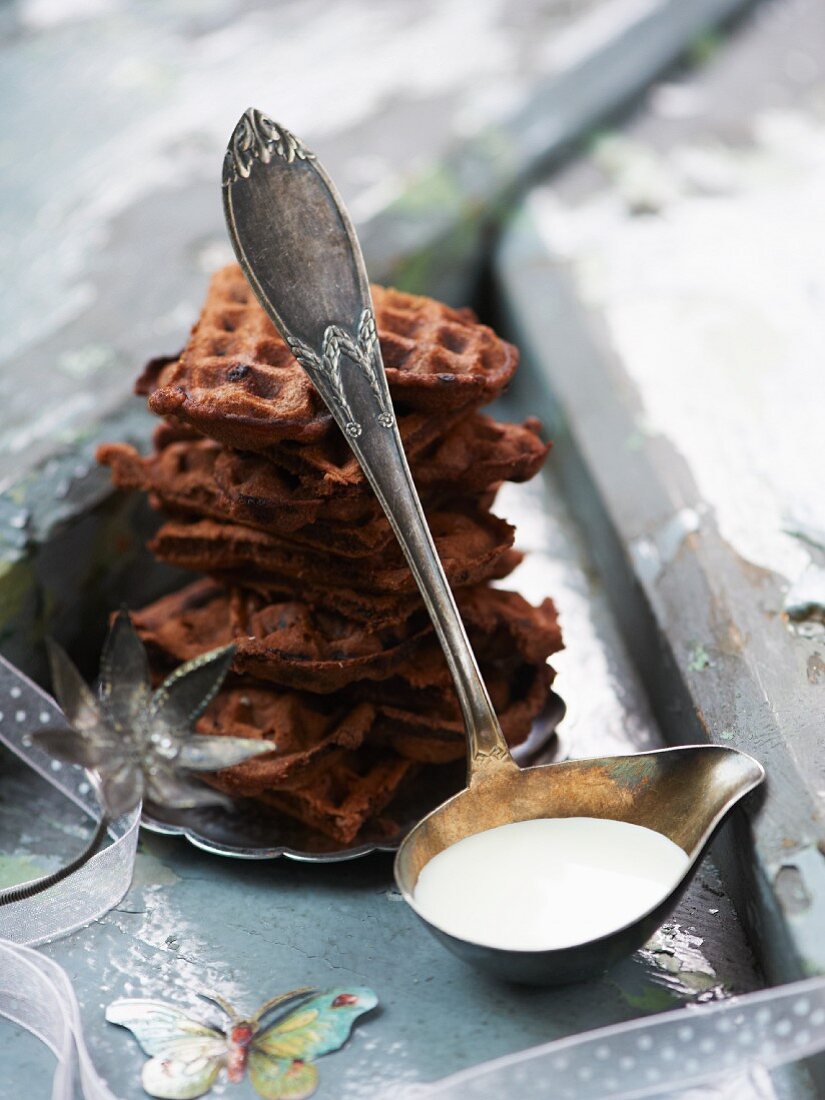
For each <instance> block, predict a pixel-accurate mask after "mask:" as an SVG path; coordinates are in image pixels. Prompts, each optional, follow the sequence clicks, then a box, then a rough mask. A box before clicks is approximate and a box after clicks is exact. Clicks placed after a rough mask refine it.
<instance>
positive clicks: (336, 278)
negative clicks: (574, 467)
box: [223, 109, 764, 982]
mask: <svg viewBox="0 0 825 1100" xmlns="http://www.w3.org/2000/svg"><path fill="white" fill-rule="evenodd" d="M223 197H224V211H225V214H226V222H227V226H228V228H229V235H230V237H231V239H232V243H233V246H234V248H235V253H236V255H237V257H238V261H239V263H240V265H241V267H242V269H243V271H244V273H245V275H246V277H247V279H248V280H249V283H250V285H251V286H252V289H253V290H254V292H255V294H256V296H257V298H258V300H259V301H260V303H261V305H262V306H263V308H264V310H265V311H266V313H267V314H268V315H269V317H270V318H271V319H272V322H273V324H274V325H275V327H276V328H277V329H278V331H279V332H280V333H281V335H282V336H283V338H284V339H285V340H286V342H287V344H288V346H289V347H290V349H291V350H292V352H293V354H294V355H295V358H296V359H297V360H298V362H299V363H300V364H301V366H302V367H303V368H304V370H306V372H307V374H308V375H309V377H310V378H311V379H312V382H313V383H314V385H315V387H316V389H317V390H318V392H319V394H320V395H321V397H322V398H323V400H324V402H325V403H326V405H327V406H328V407H329V410H330V412H331V413H332V416H333V417H334V419H335V421H336V423H337V424H338V425H339V427H340V428H341V430H342V431H343V432H344V435H345V438H346V439H347V442H348V443H349V445H350V447H351V448H352V450H353V452H354V454H355V457H356V458H357V460H358V462H359V463H360V465H361V468H362V469H363V471H364V474H365V475H366V477H367V479H368V480H369V482H370V484H371V485H372V487H373V489H374V490H375V493H376V495H377V497H378V499H379V501H380V502H381V505H382V507H383V509H384V511H385V512H386V514H387V518H388V519H389V521H390V524H391V525H392V528H393V530H394V532H395V534H396V536H397V538H398V541H399V543H400V544H401V548H402V550H403V551H404V554H405V556H406V558H407V561H408V562H409V564H410V568H411V569H412V572H413V575H414V576H415V579H416V582H417V583H418V586H419V588H420V589H421V594H422V596H423V598H424V602H425V604H426V606H427V610H428V611H429V613H430V616H431V618H432V621H433V625H434V627H435V630H436V633H437V634H438V638H439V641H440V642H441V646H442V648H443V650H444V655H445V657H446V659H447V663H448V665H449V668H450V672H451V673H452V677H453V680H454V683H455V689H456V693H457V695H458V700H459V703H460V706H461V712H462V715H463V717H464V724H465V727H466V731H467V760H468V780H467V787H466V788H465V789H464V790H463V791H461V792H460V793H459V794H457V795H455V796H454V797H453V798H451V799H450V800H449V801H447V802H446V803H444V804H443V805H442V806H440V807H438V808H437V809H436V810H434V811H433V812H432V813H430V814H428V816H427V817H425V818H424V819H423V821H421V822H420V823H419V824H418V825H417V826H416V827H415V828H414V829H413V830H412V831H411V832H410V833H409V835H408V836H407V838H406V839H405V840H404V842H403V844H402V845H401V848H400V849H399V851H398V855H397V857H396V861H395V876H396V881H397V883H398V886H399V888H400V890H401V892H402V894H403V896H404V898H405V900H406V901H407V902H408V903H409V904H410V905H411V906H412V907H413V909H415V900H414V897H413V894H414V890H415V884H416V881H417V879H418V875H419V874H420V872H421V869H422V868H423V867H424V865H425V864H426V863H427V862H428V861H429V860H430V859H432V858H433V857H434V856H435V855H437V854H438V853H439V852H440V851H442V850H443V849H444V848H446V847H448V846H449V845H450V844H453V843H455V842H456V841H458V840H460V839H462V838H463V837H465V836H470V835H472V834H475V833H478V832H481V831H483V830H485V829H489V828H493V827H495V826H498V825H502V824H505V823H508V822H511V821H524V820H527V819H530V818H538V817H574V816H578V817H602V818H612V819H615V820H621V821H627V822H631V823H633V824H639V825H646V826H648V827H650V828H653V829H656V830H658V831H659V832H661V833H664V834H665V835H666V836H668V837H670V838H671V839H672V840H673V841H675V843H676V844H678V845H680V846H681V847H682V848H683V849H684V850H685V851H686V852H687V853H688V856H689V857H690V861H689V864H688V868H687V870H686V872H685V874H684V876H683V877H682V879H681V880H680V882H679V883H678V884H677V886H676V887H675V888H674V889H673V891H672V892H671V893H670V894H669V896H668V897H667V898H666V899H665V900H664V901H663V902H661V903H660V904H659V905H658V906H657V907H656V908H655V909H654V910H652V911H651V912H649V913H646V914H644V915H643V916H642V917H641V918H640V919H639V920H637V921H634V922H633V923H632V924H631V925H629V926H626V927H624V928H621V929H618V930H617V931H616V932H615V933H612V934H611V935H609V936H606V937H602V938H601V939H599V940H596V941H591V942H590V943H584V944H580V945H577V946H575V947H571V948H565V949H563V950H551V951H527V952H521V951H508V950H502V949H498V948H491V947H487V946H483V945H480V944H474V943H471V942H469V941H466V940H462V939H458V938H457V937H455V936H451V935H448V934H447V933H445V932H443V931H441V930H440V929H438V928H436V927H435V926H433V925H432V924H430V923H429V922H427V921H426V920H424V918H423V917H422V918H421V919H422V920H424V923H425V924H426V925H427V927H428V928H429V929H430V931H432V932H433V933H434V934H435V935H436V936H438V938H439V939H441V940H442V942H443V943H445V944H446V946H447V947H448V948H450V950H452V951H454V952H455V953H456V954H458V955H460V956H462V957H464V958H465V959H467V960H468V961H469V962H471V963H473V964H475V965H477V966H480V967H482V968H484V969H487V970H489V971H492V972H493V973H495V974H498V975H500V976H502V977H505V978H510V979H515V980H520V981H529V982H558V981H569V980H572V979H575V978H581V977H585V976H588V975H590V974H592V973H595V972H598V971H600V970H603V969H604V968H605V967H606V966H608V965H609V964H610V963H611V962H612V961H613V960H614V959H615V958H617V957H619V956H620V955H622V954H625V953H627V952H629V951H632V950H634V949H635V948H636V947H638V946H639V945H640V944H641V943H643V942H644V940H645V939H646V938H647V937H648V936H649V935H650V933H651V932H652V931H653V930H654V929H655V927H656V926H657V925H658V924H660V923H661V921H662V920H663V919H664V917H665V916H666V915H667V914H668V913H669V912H670V911H671V909H672V908H673V906H675V904H676V902H677V901H678V898H679V896H680V895H681V893H682V891H683V890H684V889H685V887H686V885H687V883H688V881H689V880H690V877H691V876H692V874H693V872H694V871H695V869H696V866H697V863H698V861H699V859H700V857H701V854H702V852H703V851H704V849H705V847H706V845H707V843H708V841H709V840H710V837H711V835H712V834H713V832H714V831H715V829H716V827H717V826H718V824H719V823H720V822H721V820H722V818H723V817H724V816H725V814H726V813H727V812H728V810H729V809H730V808H731V807H732V806H733V805H734V804H735V803H736V802H737V801H738V800H739V799H740V798H741V797H742V796H743V795H744V794H746V793H747V792H748V791H750V790H751V789H752V788H753V787H755V786H757V785H758V784H759V783H761V782H762V779H763V778H764V772H763V770H762V767H761V766H760V765H759V764H758V763H757V762H756V761H755V760H753V759H752V758H751V757H749V756H746V755H745V754H744V753H740V752H737V751H736V750H735V749H727V748H717V747H714V746H709V745H697V746H691V747H686V748H679V749H665V750H663V751H660V752H653V753H643V754H639V755H637V756H623V757H612V758H606V759H602V760H580V761H568V762H565V763H561V764H550V765H545V766H543V767H536V768H526V769H523V770H522V769H520V768H519V767H518V765H517V764H516V763H515V762H514V761H513V759H512V757H511V756H510V753H509V750H508V748H507V744H506V742H505V740H504V736H503V734H502V732H501V728H500V726H499V723H498V719H497V718H496V715H495V712H494V710H493V707H492V704H491V702H490V697H489V695H488V694H487V689H486V688H485V686H484V682H483V680H482V678H481V674H480V672H479V669H478V665H477V663H476V660H475V657H474V655H473V652H472V649H471V647H470V643H469V641H468V638H467V634H466V632H465V630H464V626H463V624H462V621H461V617H460V615H459V613H458V609H457V607H456V603H455V600H454V599H453V595H452V592H451V591H450V587H449V584H448V582H447V578H446V577H445V575H444V570H443V568H442V566H441V562H440V561H439V558H438V554H437V552H436V548H435V545H434V543H433V539H432V536H431V534H430V531H429V528H428V526H427V521H426V518H425V516H424V512H423V509H422V507H421V502H420V501H419V499H418V493H417V492H416V489H415V485H414V484H413V480H412V477H411V475H410V469H409V466H408V464H407V460H406V457H405V454H404V448H403V445H402V443H401V437H400V435H399V432H398V428H397V426H396V422H395V415H394V411H393V404H392V399H391V397H390V392H389V387H388V385H387V379H386V375H385V373H384V365H383V363H382V360H381V351H380V348H379V344H378V338H377V335H376V329H375V317H374V313H373V307H372V300H371V297H370V289H369V283H368V281H367V274H366V268H365V265H364V260H363V257H362V255H361V249H360V246H359V244H358V239H357V237H356V234H355V230H354V228H353V226H352V223H351V221H350V219H349V216H348V214H347V212H346V210H345V209H344V206H343V203H342V202H341V199H340V197H339V196H338V193H337V191H336V190H335V187H334V186H333V184H332V181H331V180H330V179H329V177H328V176H327V174H326V172H325V171H324V169H323V168H322V167H321V165H320V164H319V163H318V161H317V159H316V158H315V156H314V154H313V153H311V152H310V151H309V150H308V149H307V148H306V147H305V146H304V145H303V144H302V143H301V142H300V141H299V140H298V139H297V138H296V137H295V136H294V135H293V134H291V133H290V132H289V131H288V130H286V129H284V127H282V126H280V125H279V124H277V123H275V122H273V121H272V120H271V119H270V118H268V117H267V116H266V115H264V114H262V113H261V112H260V111H258V110H255V109H250V110H248V111H246V112H245V114H244V115H243V116H242V118H241V119H240V121H239V122H238V125H237V126H236V127H235V130H234V132H233V134H232V138H231V140H230V143H229V148H228V150H227V153H226V157H225V160H224V169H223ZM419 916H420V914H419Z"/></svg>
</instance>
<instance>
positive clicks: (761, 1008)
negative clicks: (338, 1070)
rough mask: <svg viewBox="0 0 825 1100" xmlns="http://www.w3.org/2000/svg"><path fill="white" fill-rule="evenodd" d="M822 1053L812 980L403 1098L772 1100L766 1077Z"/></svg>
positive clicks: (656, 1020)
mask: <svg viewBox="0 0 825 1100" xmlns="http://www.w3.org/2000/svg"><path fill="white" fill-rule="evenodd" d="M823 1049H825V978H811V979H809V980H807V981H802V982H794V983H792V984H790V985H784V986H777V987H776V988H774V989H766V990H761V991H760V992H758V993H747V994H745V995H743V996H741V997H731V998H730V999H729V1000H726V1001H716V1002H714V1003H713V1004H707V1005H697V1006H695V1007H692V1008H679V1009H675V1010H674V1011H673V1012H663V1013H661V1014H660V1015H656V1016H654V1017H650V1016H647V1017H643V1018H642V1019H640V1020H630V1021H628V1022H627V1023H622V1024H615V1025H613V1026H611V1027H605V1028H599V1029H598V1030H596V1031H589V1032H585V1033H583V1034H581V1035H571V1036H570V1037H569V1038H566V1039H557V1040H555V1041H554V1042H551V1043H545V1044H543V1045H542V1046H537V1047H531V1048H530V1049H529V1050H524V1051H521V1052H520V1053H518V1054H512V1055H508V1056H506V1057H504V1058H497V1059H496V1060H495V1061H492V1062H484V1063H482V1064H481V1065H478V1066H474V1067H473V1068H472V1069H468V1070H465V1071H464V1072H462V1073H457V1074H455V1075H453V1076H452V1077H446V1078H444V1079H443V1080H442V1081H438V1082H436V1083H435V1084H433V1085H430V1086H426V1087H424V1088H420V1089H411V1090H410V1091H409V1093H406V1094H405V1096H404V1100H489V1098H490V1097H492V1096H508V1097H509V1096H513V1097H515V1096H517V1097H518V1098H519V1100H547V1098H548V1097H552V1100H635V1098H637V1097H638V1098H640V1100H641V1098H642V1097H659V1098H660V1100H664V1098H665V1097H667V1098H668V1100H700V1098H701V1100H775V1097H776V1093H775V1092H774V1090H773V1086H772V1084H771V1080H770V1070H771V1069H775V1068H776V1067H777V1066H780V1065H785V1064H787V1063H790V1062H795V1061H798V1060H799V1059H802V1058H809V1057H811V1056H812V1055H814V1054H817V1053H819V1052H820V1051H821V1050H823Z"/></svg>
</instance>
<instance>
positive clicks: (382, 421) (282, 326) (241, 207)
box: [223, 109, 510, 776]
mask: <svg viewBox="0 0 825 1100" xmlns="http://www.w3.org/2000/svg"><path fill="white" fill-rule="evenodd" d="M223 196H224V211H225V214H226V223H227V226H228V228H229V235H230V237H231V238H232V243H233V245H234V248H235V253H236V255H237V257H238V262H239V263H240V265H241V267H242V268H243V271H244V273H245V275H246V277H247V279H248V280H249V283H250V285H251V286H252V289H253V290H254V291H255V294H256V295H257V297H258V300H259V301H260V303H261V305H262V306H263V308H264V309H265V310H266V312H267V313H268V315H269V316H270V317H271V319H272V321H273V323H274V324H275V327H276V328H277V329H278V331H279V332H280V333H281V335H282V336H283V338H284V339H285V340H286V342H287V344H288V345H289V347H290V348H291V350H292V352H293V354H294V355H295V357H296V359H297V360H298V362H299V363H300V364H301V366H302V367H303V368H304V370H305V371H306V372H307V374H308V375H309V376H310V378H311V379H312V381H313V383H314V385H315V387H316V389H317V390H318V392H319V394H320V395H321V397H322V398H323V400H324V402H325V403H326V405H327V406H328V408H329V410H330V412H331V413H332V415H333V417H334V418H335V421H336V423H337V424H338V425H339V426H340V427H341V429H342V430H343V432H344V434H345V436H346V439H347V441H348V442H349V445H350V447H351V448H352V450H353V452H354V454H355V457H356V458H357V459H358V462H359V463H360V465H361V468H362V469H363V471H364V473H365V475H366V477H367V479H368V480H369V482H370V484H371V485H372V487H373V489H374V490H375V493H376V496H377V497H378V499H379V501H380V502H381V506H382V507H383V509H384V511H385V512H386V514H387V518H388V519H389V521H390V523H391V525H392V528H393V530H394V531H395V534H396V536H397V538H398V541H399V543H400V544H401V548H402V550H403V551H404V554H405V556H406V558H407V561H408V562H409V564H410V568H411V569H412V572H413V575H414V576H415V579H416V582H417V583H418V587H419V588H420V589H421V595H422V596H423V597H424V602H425V604H426V606H427V609H428V611H429V613H430V616H431V618H432V621H433V625H434V626H435V629H436V632H437V634H438V638H439V640H440V642H441V646H442V648H443V650H444V654H445V656H446V658H447V663H448V665H449V667H450V672H451V673H452V676H453V680H454V682H455V687H456V692H457V694H458V699H459V703H460V705H461V711H462V714H463V716H464V723H465V726H466V729H467V737H468V761H469V770H470V774H471V776H472V773H473V770H474V769H478V768H479V767H480V766H481V765H483V764H484V763H486V762H492V761H507V762H509V761H510V757H509V753H508V750H507V745H506V742H505V740H504V737H503V735H502V733H501V728H500V726H499V724H498V719H497V718H496V715H495V712H494V710H493V706H492V703H491V702H490V697H489V695H488V694H487V689H486V688H485V686H484V681H483V680H482V678H481V673H480V672H479V669H478V665H477V663H476V660H475V657H474V655H473V651H472V649H471V647H470V643H469V640H468V638H467V634H466V631H465V630H464V624H463V623H462V621H461V616H460V615H459V613H458V608H457V607H456V603H455V600H454V598H453V594H452V592H451V591H450V586H449V584H448V583H447V578H446V576H445V575H444V569H443V568H442V565H441V562H440V560H439V557H438V553H437V551H436V548H435V544H434V542H433V538H432V535H431V534H430V529H429V527H428V525H427V520H426V518H425V516H424V511H423V509H422V507H421V501H420V500H419V499H418V493H417V492H416V489H415V485H414V484H413V480H412V476H411V474H410V469H409V466H408V464H407V459H406V456H405V454H404V448H403V445H402V443H401V437H400V435H399V433H398V427H397V425H396V422H395V415H394V411H393V405H392V398H391V397H390V392H389V387H388V385H387V377H386V374H385V372H384V364H383V362H382V360H381V350H380V347H379V344H378V338H377V335H376V329H375V315H374V312H373V307H372V299H371V297H370V289H369V282H368V280H367V274H366V268H365V265H364V260H363V257H362V255H361V248H360V245H359V243H358V238H357V237H356V235H355V230H354V228H353V226H352V223H351V221H350V219H349V215H348V214H347V212H346V210H345V209H344V205H343V203H342V201H341V199H340V197H339V195H338V193H337V191H336V190H335V187H334V185H333V183H332V181H331V180H330V178H329V177H328V176H327V174H326V172H325V171H324V169H323V168H322V167H321V165H320V164H319V163H318V161H317V160H316V158H315V156H314V155H313V154H312V153H311V152H309V150H307V149H306V148H305V147H304V146H303V145H302V143H301V142H300V141H299V140H298V139H297V138H296V137H295V136H294V135H293V134H291V133H290V132H289V131H288V130H286V129H284V128H283V127H282V126H279V125H278V124H277V123H275V122H273V121H272V120H271V119H269V118H267V117H266V116H265V115H263V114H261V112H260V111H257V110H255V109H250V110H248V111H246V112H245V114H244V115H243V116H242V118H241V120H240V122H239V123H238V125H237V126H236V127H235V130H234V132H233V134H232V138H231V140H230V143H229V148H228V150H227V153H226V158H225V161H224V171H223Z"/></svg>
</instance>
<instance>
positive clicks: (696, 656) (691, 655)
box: [687, 642, 713, 672]
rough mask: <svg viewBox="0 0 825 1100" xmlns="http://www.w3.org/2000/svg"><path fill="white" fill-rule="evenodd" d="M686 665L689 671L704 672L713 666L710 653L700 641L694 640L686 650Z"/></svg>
mask: <svg viewBox="0 0 825 1100" xmlns="http://www.w3.org/2000/svg"><path fill="white" fill-rule="evenodd" d="M687 667H688V669H689V670H690V671H691V672H704V670H705V669H706V668H712V667H713V661H711V659H710V654H709V653H708V651H707V649H706V648H705V647H704V646H703V645H702V643H701V642H694V644H693V645H692V646H691V647H690V650H689V652H688V660H687Z"/></svg>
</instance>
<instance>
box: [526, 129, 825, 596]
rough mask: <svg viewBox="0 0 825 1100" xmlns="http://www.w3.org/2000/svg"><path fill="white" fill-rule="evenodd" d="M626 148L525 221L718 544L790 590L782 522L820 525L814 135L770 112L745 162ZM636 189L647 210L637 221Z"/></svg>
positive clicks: (822, 222) (820, 277)
mask: <svg viewBox="0 0 825 1100" xmlns="http://www.w3.org/2000/svg"><path fill="white" fill-rule="evenodd" d="M620 151H621V154H622V155H621V157H620V158H619V163H618V165H617V164H616V160H617V150H616V148H615V147H614V148H613V150H612V159H613V162H614V164H613V171H614V173H615V174H616V176H617V180H618V182H617V183H616V186H614V187H611V188H608V189H602V190H600V191H599V192H598V193H597V194H595V195H594V196H591V197H588V198H586V199H584V200H583V201H581V202H580V203H579V204H578V205H575V204H572V203H570V202H568V201H566V200H565V201H563V200H562V199H561V198H560V197H559V195H558V193H557V192H556V191H555V190H554V189H553V188H552V187H544V188H541V189H538V190H537V191H536V192H535V193H534V195H533V197H532V198H531V200H530V203H531V210H532V213H533V215H534V219H535V222H536V224H537V225H538V227H539V229H540V231H541V232H542V234H543V236H544V238H545V240H546V241H547V243H548V246H549V248H550V250H551V251H552V253H554V254H555V255H556V256H558V257H559V258H560V259H562V260H563V261H565V262H566V263H567V264H568V265H569V267H570V269H571V271H572V273H573V276H574V278H575V281H576V283H577V285H578V287H579V290H580V293H581V294H582V296H583V297H584V299H585V300H586V301H587V302H589V303H590V305H591V306H592V307H593V308H594V309H595V310H597V311H598V312H599V313H600V314H601V315H602V317H603V318H604V319H605V321H606V322H607V327H608V331H609V336H610V339H611V341H612V343H613V344H614V346H615V348H616V350H617V352H618V354H619V357H620V359H621V362H622V363H623V364H624V366H625V368H626V370H627V371H628V373H629V375H630V377H631V379H632V381H633V382H634V383H635V385H636V387H637V390H638V393H639V395H640V398H641V401H642V405H643V408H644V416H645V420H646V423H647V425H648V426H649V427H652V428H653V429H654V430H655V431H657V432H658V433H660V434H661V435H663V436H665V437H667V439H668V440H669V441H670V442H671V443H672V444H673V446H674V447H675V448H676V449H677V451H679V452H680V453H681V454H682V455H683V456H684V458H685V459H686V460H687V462H688V465H689V467H690V469H691V471H692V473H693V476H694V478H695V479H696V481H697V483H698V486H699V489H700V491H701V493H702V496H703V498H704V499H705V500H706V501H707V502H708V504H709V505H710V506H711V507H712V508H713V509H714V511H715V514H716V518H717V520H718V523H719V527H720V530H721V533H722V535H723V537H724V538H726V539H727V540H728V541H729V542H730V543H731V545H732V546H733V547H734V549H735V550H736V551H737V552H738V553H739V554H740V555H741V556H742V557H743V558H745V559H747V560H749V561H751V562H754V563H756V564H758V565H761V566H764V567H766V568H769V569H772V570H775V571H776V572H777V573H779V574H781V575H782V576H783V577H785V578H786V579H787V580H788V581H793V580H794V579H796V578H797V577H798V576H800V574H801V573H802V571H803V569H804V568H805V566H806V565H807V563H808V560H809V555H808V554H807V553H806V551H805V548H804V547H803V546H802V545H801V544H800V543H799V541H798V540H796V539H794V538H792V537H791V536H790V535H789V534H787V533H786V531H785V530H784V527H785V517H786V516H787V515H789V514H792V515H794V516H795V517H797V518H798V519H799V520H800V521H802V522H806V523H809V524H812V525H815V526H818V527H820V528H823V529H825V492H823V488H822V481H823V471H824V470H825V432H824V431H823V430H822V416H823V409H825V370H824V369H823V348H825V218H823V216H822V210H823V207H822V196H823V194H825V126H823V125H822V124H821V123H819V122H817V121H816V120H814V119H812V118H806V117H805V116H803V115H801V114H789V113H781V114H780V113H777V112H773V113H770V114H764V115H762V116H760V117H759V118H758V120H757V122H756V125H755V127H754V133H753V144H752V146H750V147H748V148H746V149H744V150H733V149H721V148H719V147H716V146H713V147H711V146H708V147H706V148H703V149H701V150H697V149H695V148H694V149H686V148H681V149H676V150H674V151H673V152H671V153H669V154H667V156H665V157H659V158H658V160H657V154H655V153H654V152H653V151H652V150H651V149H650V148H647V147H641V148H639V147H638V146H636V147H635V149H634V147H630V148H628V146H627V145H625V146H624V147H623V148H622V149H621V150H620ZM631 162H632V163H635V164H636V168H635V169H631ZM602 167H603V168H605V167H609V165H606V164H605V158H604V151H603V154H602ZM628 179H630V180H631V182H632V184H633V186H632V187H629V185H628ZM651 179H653V180H654V181H655V183H656V186H655V187H653V185H652V184H651V182H650V181H651ZM640 180H642V181H643V182H644V181H645V180H646V181H647V183H646V185H645V186H646V187H647V190H648V193H654V194H655V197H656V201H655V203H648V206H649V207H652V206H656V208H657V209H658V210H659V211H660V213H659V214H658V215H654V216H645V217H635V216H634V215H633V208H634V205H636V206H638V200H637V202H636V203H635V204H634V201H633V194H634V192H635V194H636V195H637V196H638V193H639V192H640V191H642V193H644V187H642V186H641V184H640V182H639V181H640ZM628 192H630V194H629V193H628Z"/></svg>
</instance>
